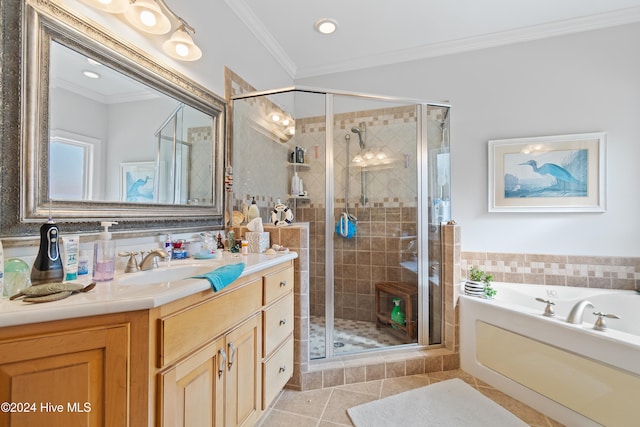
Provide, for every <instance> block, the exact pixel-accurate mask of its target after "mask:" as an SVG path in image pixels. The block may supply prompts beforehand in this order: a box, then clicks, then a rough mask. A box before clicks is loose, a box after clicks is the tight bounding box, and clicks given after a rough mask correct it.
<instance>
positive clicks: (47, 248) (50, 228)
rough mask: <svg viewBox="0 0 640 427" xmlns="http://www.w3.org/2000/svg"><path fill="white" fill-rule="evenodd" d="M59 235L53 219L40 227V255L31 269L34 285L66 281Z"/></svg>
mask: <svg viewBox="0 0 640 427" xmlns="http://www.w3.org/2000/svg"><path fill="white" fill-rule="evenodd" d="M59 235H60V231H59V230H58V226H57V225H56V223H55V222H53V220H52V219H51V218H49V221H47V222H46V223H45V224H42V227H40V249H38V255H37V256H36V260H35V261H34V262H33V267H32V268H31V284H32V285H41V284H43V283H50V282H54V283H55V282H62V280H63V279H64V270H63V269H62V259H60V247H59V245H58V237H59Z"/></svg>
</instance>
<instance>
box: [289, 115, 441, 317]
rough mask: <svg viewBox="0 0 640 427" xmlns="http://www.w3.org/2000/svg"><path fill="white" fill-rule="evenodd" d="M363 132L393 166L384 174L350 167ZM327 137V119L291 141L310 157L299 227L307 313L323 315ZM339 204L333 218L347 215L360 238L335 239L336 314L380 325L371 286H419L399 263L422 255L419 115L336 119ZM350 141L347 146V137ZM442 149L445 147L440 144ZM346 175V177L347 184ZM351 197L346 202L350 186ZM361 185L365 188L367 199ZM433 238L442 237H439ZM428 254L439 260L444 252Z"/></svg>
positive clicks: (307, 122)
mask: <svg viewBox="0 0 640 427" xmlns="http://www.w3.org/2000/svg"><path fill="white" fill-rule="evenodd" d="M428 119H429V120H432V121H435V122H437V121H439V120H442V119H443V112H442V110H441V109H429V110H428ZM363 122H364V123H365V125H366V129H367V130H366V141H365V145H366V149H373V150H377V149H383V150H384V152H385V153H386V154H387V156H389V158H390V159H392V163H390V164H389V165H386V166H376V167H372V168H370V170H368V171H367V172H366V174H362V173H361V168H360V167H358V166H357V164H355V163H353V162H351V159H352V158H353V157H354V156H355V155H356V154H358V152H359V151H360V147H359V144H358V137H357V135H355V134H354V133H352V132H351V128H352V127H354V126H360V124H361V123H363ZM325 131H326V125H325V120H324V117H311V118H303V119H298V120H296V136H295V138H294V139H293V140H292V141H291V143H294V144H295V145H296V146H300V147H302V148H304V149H306V153H307V155H306V161H305V162H306V163H308V164H309V168H305V169H300V170H299V171H298V174H299V175H300V177H301V178H302V179H303V182H304V184H305V189H306V190H307V191H308V192H309V197H310V201H309V202H303V201H297V203H296V209H295V212H296V220H297V221H302V222H308V223H309V225H310V278H309V279H310V280H309V283H310V289H309V295H310V301H309V303H310V313H311V314H312V315H319V316H324V314H325V288H326V283H325V255H326V254H325V249H324V247H325V226H329V227H331V228H332V229H333V228H334V227H335V222H334V223H332V224H327V225H325V205H324V194H325V193H324V186H325V162H326V159H325V155H324V153H325V145H324V139H325ZM333 131H334V143H333V145H334V168H335V171H334V176H335V182H334V188H335V191H334V201H335V211H334V215H333V217H334V218H335V219H338V218H339V217H340V215H341V214H342V213H343V212H344V211H345V202H348V211H349V213H350V214H352V215H354V216H356V217H357V219H358V221H357V233H356V235H355V237H354V238H351V239H346V238H343V237H340V236H338V235H337V234H335V233H334V234H333V246H334V259H333V262H334V304H335V311H334V314H335V316H336V317H338V318H344V319H352V320H364V321H375V320H376V313H375V310H374V307H375V304H374V302H375V301H374V285H375V283H376V282H381V281H402V282H410V283H417V275H416V274H415V273H414V272H413V271H411V270H410V269H408V268H404V267H403V266H402V265H401V263H402V262H410V261H412V260H415V256H416V254H417V252H416V250H417V249H416V247H417V241H416V235H417V207H416V206H417V200H418V198H417V175H418V174H417V171H416V167H417V162H416V159H415V156H416V145H415V144H416V107H415V106H405V107H394V108H384V109H377V110H366V111H359V112H355V113H345V114H337V115H336V116H335V120H334V129H333ZM347 135H348V136H349V137H350V139H348V140H347V138H346V136H347ZM435 142H437V143H438V144H439V143H440V141H435ZM347 168H348V170H349V175H348V176H347V174H346V172H347ZM347 179H348V180H349V182H348V184H349V194H348V199H346V197H345V196H347V194H346V191H345V189H346V185H345V184H346V180H347ZM362 179H365V180H366V186H365V187H366V188H364V195H365V197H366V199H365V200H364V203H363V199H362V193H363V188H362V185H361V182H362ZM435 237H436V238H437V237H438V236H435ZM431 240H432V239H430V251H432V252H431V253H432V254H433V255H436V256H438V255H439V250H440V245H439V243H438V244H432V243H434V242H431Z"/></svg>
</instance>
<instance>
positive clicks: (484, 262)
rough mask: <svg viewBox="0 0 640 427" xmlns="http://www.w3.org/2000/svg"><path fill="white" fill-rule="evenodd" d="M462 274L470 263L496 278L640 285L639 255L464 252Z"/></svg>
mask: <svg viewBox="0 0 640 427" xmlns="http://www.w3.org/2000/svg"><path fill="white" fill-rule="evenodd" d="M461 266H462V275H463V277H465V278H466V277H467V274H468V271H469V268H471V266H474V267H480V268H481V269H484V270H486V271H487V272H489V273H491V274H492V275H493V278H494V281H496V282H507V283H529V284H538V285H556V286H577V287H584V288H605V289H640V258H636V257H605V256H581V255H580V256H579V255H540V254H526V253H524V254H509V253H494V252H462V265H461Z"/></svg>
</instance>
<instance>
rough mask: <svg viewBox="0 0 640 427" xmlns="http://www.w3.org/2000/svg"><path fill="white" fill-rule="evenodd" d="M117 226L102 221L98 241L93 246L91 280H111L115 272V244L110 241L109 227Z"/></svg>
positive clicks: (110, 222) (111, 222)
mask: <svg viewBox="0 0 640 427" xmlns="http://www.w3.org/2000/svg"><path fill="white" fill-rule="evenodd" d="M114 224H117V222H113V221H102V222H101V223H100V226H101V227H102V228H103V231H102V232H101V233H100V240H98V241H97V242H95V244H94V246H93V280H95V281H96V282H106V281H109V280H113V277H114V275H115V270H116V244H115V242H114V241H113V240H111V232H109V227H110V226H112V225H114Z"/></svg>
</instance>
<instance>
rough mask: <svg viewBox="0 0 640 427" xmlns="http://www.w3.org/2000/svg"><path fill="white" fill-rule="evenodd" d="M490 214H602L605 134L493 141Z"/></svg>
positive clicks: (490, 150) (490, 144)
mask: <svg viewBox="0 0 640 427" xmlns="http://www.w3.org/2000/svg"><path fill="white" fill-rule="evenodd" d="M488 148H489V183H488V184H489V185H488V187H489V209H488V210H489V212H604V211H605V209H606V206H605V178H606V173H605V172H606V171H605V168H606V159H605V153H606V133H604V132H593V133H580V134H573V135H555V136H542V137H532V138H515V139H501V140H490V141H489V146H488Z"/></svg>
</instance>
